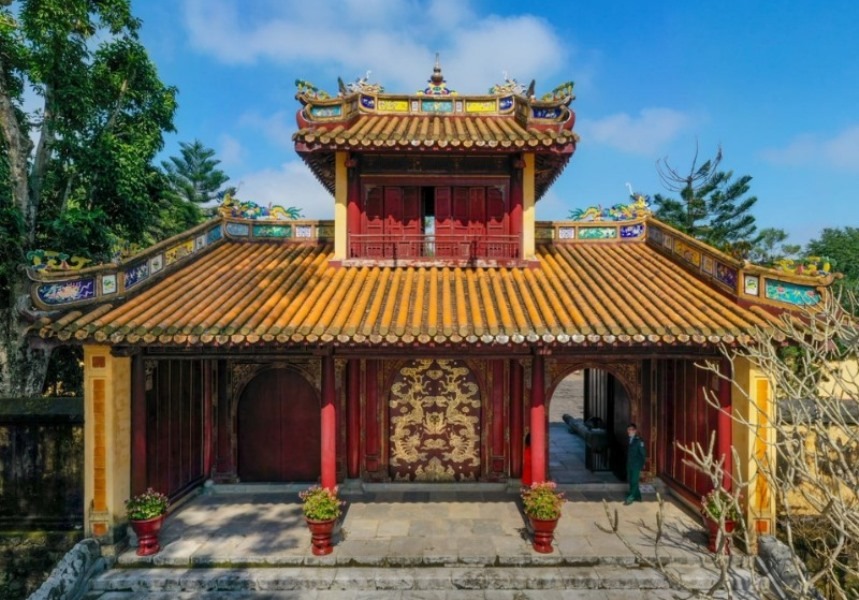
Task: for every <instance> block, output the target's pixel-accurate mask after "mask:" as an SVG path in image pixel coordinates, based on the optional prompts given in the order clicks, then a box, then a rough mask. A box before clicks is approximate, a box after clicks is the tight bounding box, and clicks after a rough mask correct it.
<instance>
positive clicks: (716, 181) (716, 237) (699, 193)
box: [653, 149, 758, 256]
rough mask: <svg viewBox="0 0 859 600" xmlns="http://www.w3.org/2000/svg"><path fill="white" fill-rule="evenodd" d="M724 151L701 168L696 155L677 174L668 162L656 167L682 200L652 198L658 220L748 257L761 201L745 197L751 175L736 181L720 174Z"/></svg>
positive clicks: (664, 180) (664, 181)
mask: <svg viewBox="0 0 859 600" xmlns="http://www.w3.org/2000/svg"><path fill="white" fill-rule="evenodd" d="M721 161H722V150H721V149H719V150H718V152H717V153H716V156H715V157H714V158H713V159H710V160H707V161H705V162H704V163H703V164H701V165H698V153H697V151H696V153H695V156H694V158H693V159H692V164H691V166H690V168H689V170H688V172H686V171H683V172H681V171H678V170H677V169H675V168H674V167H672V166H671V165H670V164H669V163H668V160H667V159H663V160H662V161H660V162H659V163H658V165H657V169H658V171H659V176H660V178H661V179H662V182H663V184H664V185H665V187H666V189H668V190H669V191H671V192H674V193H677V194H679V196H680V198H679V199H675V198H668V197H665V196H663V195H661V194H656V195H655V196H654V197H653V202H654V205H655V207H656V211H655V215H656V217H657V218H658V219H660V220H662V221H664V222H666V223H668V224H669V225H671V226H672V227H676V228H677V229H679V230H680V231H682V232H684V233H688V234H689V235H691V236H693V237H695V238H697V239H699V240H701V241H703V242H706V243H708V244H710V245H712V246H715V247H717V248H720V249H722V250H725V251H728V252H732V253H735V254H740V255H743V256H745V255H746V254H748V251H749V250H750V249H751V247H752V246H753V245H754V243H755V242H756V238H755V237H754V236H755V231H756V230H757V226H756V225H755V217H754V216H753V215H752V214H751V213H750V211H751V209H752V207H753V206H754V205H755V203H756V202H757V201H758V199H757V198H756V197H754V196H746V194H747V193H748V191H749V182H751V180H752V178H751V176H750V175H743V176H742V177H740V178H738V179H734V178H733V177H734V174H733V172H732V171H719V170H718V167H719V163H720V162H721Z"/></svg>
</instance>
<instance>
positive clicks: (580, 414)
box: [549, 368, 629, 484]
mask: <svg viewBox="0 0 859 600" xmlns="http://www.w3.org/2000/svg"><path fill="white" fill-rule="evenodd" d="M628 421H629V398H628V395H627V394H626V391H625V390H624V388H623V386H622V385H621V384H620V382H619V381H617V380H616V379H615V378H614V377H613V376H612V375H611V374H610V373H608V372H606V371H603V370H601V369H593V368H590V369H579V370H577V371H574V372H573V373H570V374H569V375H567V376H566V377H564V379H563V380H562V381H561V382H560V383H559V384H558V385H557V386H556V387H555V389H554V391H553V392H552V397H551V400H550V402H549V477H550V478H551V479H553V480H554V481H556V482H558V483H574V484H575V483H617V482H619V481H620V478H622V477H623V476H624V468H625V462H624V460H625V455H624V452H623V450H624V448H623V445H622V444H623V441H624V438H623V437H622V436H623V435H625V428H626V424H627V422H628Z"/></svg>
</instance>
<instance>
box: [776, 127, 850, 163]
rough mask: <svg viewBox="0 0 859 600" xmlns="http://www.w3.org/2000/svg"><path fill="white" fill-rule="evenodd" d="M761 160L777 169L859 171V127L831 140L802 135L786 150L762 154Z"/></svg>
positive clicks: (781, 149) (848, 128) (785, 148)
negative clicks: (812, 168) (811, 167)
mask: <svg viewBox="0 0 859 600" xmlns="http://www.w3.org/2000/svg"><path fill="white" fill-rule="evenodd" d="M761 156H762V157H763V159H764V160H766V161H768V162H770V163H773V164H775V165H784V166H791V167H798V166H826V167H834V168H836V169H842V170H845V171H859V125H852V126H850V127H847V128H845V129H843V130H842V131H840V132H838V133H836V134H835V135H834V136H832V137H829V138H824V137H821V136H819V135H814V134H809V133H805V134H801V135H798V136H796V137H795V138H794V139H793V140H791V142H790V143H789V144H788V145H787V146H784V147H783V148H767V149H765V150H763V151H762V152H761Z"/></svg>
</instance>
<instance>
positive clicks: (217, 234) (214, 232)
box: [206, 225, 224, 244]
mask: <svg viewBox="0 0 859 600" xmlns="http://www.w3.org/2000/svg"><path fill="white" fill-rule="evenodd" d="M223 236H224V232H223V231H221V226H220V225H218V226H217V227H212V228H211V229H210V230H209V231H207V232H206V243H207V244H211V243H213V242H217V241H218V240H219V239H221V238H222V237H223Z"/></svg>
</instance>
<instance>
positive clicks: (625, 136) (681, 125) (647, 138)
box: [578, 108, 699, 156]
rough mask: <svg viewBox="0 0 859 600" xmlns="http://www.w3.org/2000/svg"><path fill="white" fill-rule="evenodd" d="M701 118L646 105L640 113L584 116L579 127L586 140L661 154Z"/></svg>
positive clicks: (635, 152)
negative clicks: (596, 116)
mask: <svg viewBox="0 0 859 600" xmlns="http://www.w3.org/2000/svg"><path fill="white" fill-rule="evenodd" d="M698 122H699V119H697V118H695V117H694V116H693V115H691V114H689V113H684V112H682V111H679V110H675V109H672V108H644V109H642V110H641V111H640V112H639V114H638V116H636V117H633V116H630V115H628V114H627V113H618V114H615V115H609V116H607V117H603V118H602V119H596V120H585V119H583V120H582V121H581V122H580V124H579V127H578V130H579V132H580V133H581V135H582V144H587V143H589V142H593V143H597V144H603V145H606V146H610V147H612V148H615V149H617V150H620V151H622V152H628V153H630V154H640V155H643V156H658V155H659V154H660V153H662V152H663V150H664V148H665V146H666V145H668V144H669V143H671V142H672V141H673V140H675V139H676V138H677V137H678V136H679V135H680V134H682V133H683V132H685V131H688V130H689V129H691V128H692V127H693V126H694V125H695V124H697V123H698Z"/></svg>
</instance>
